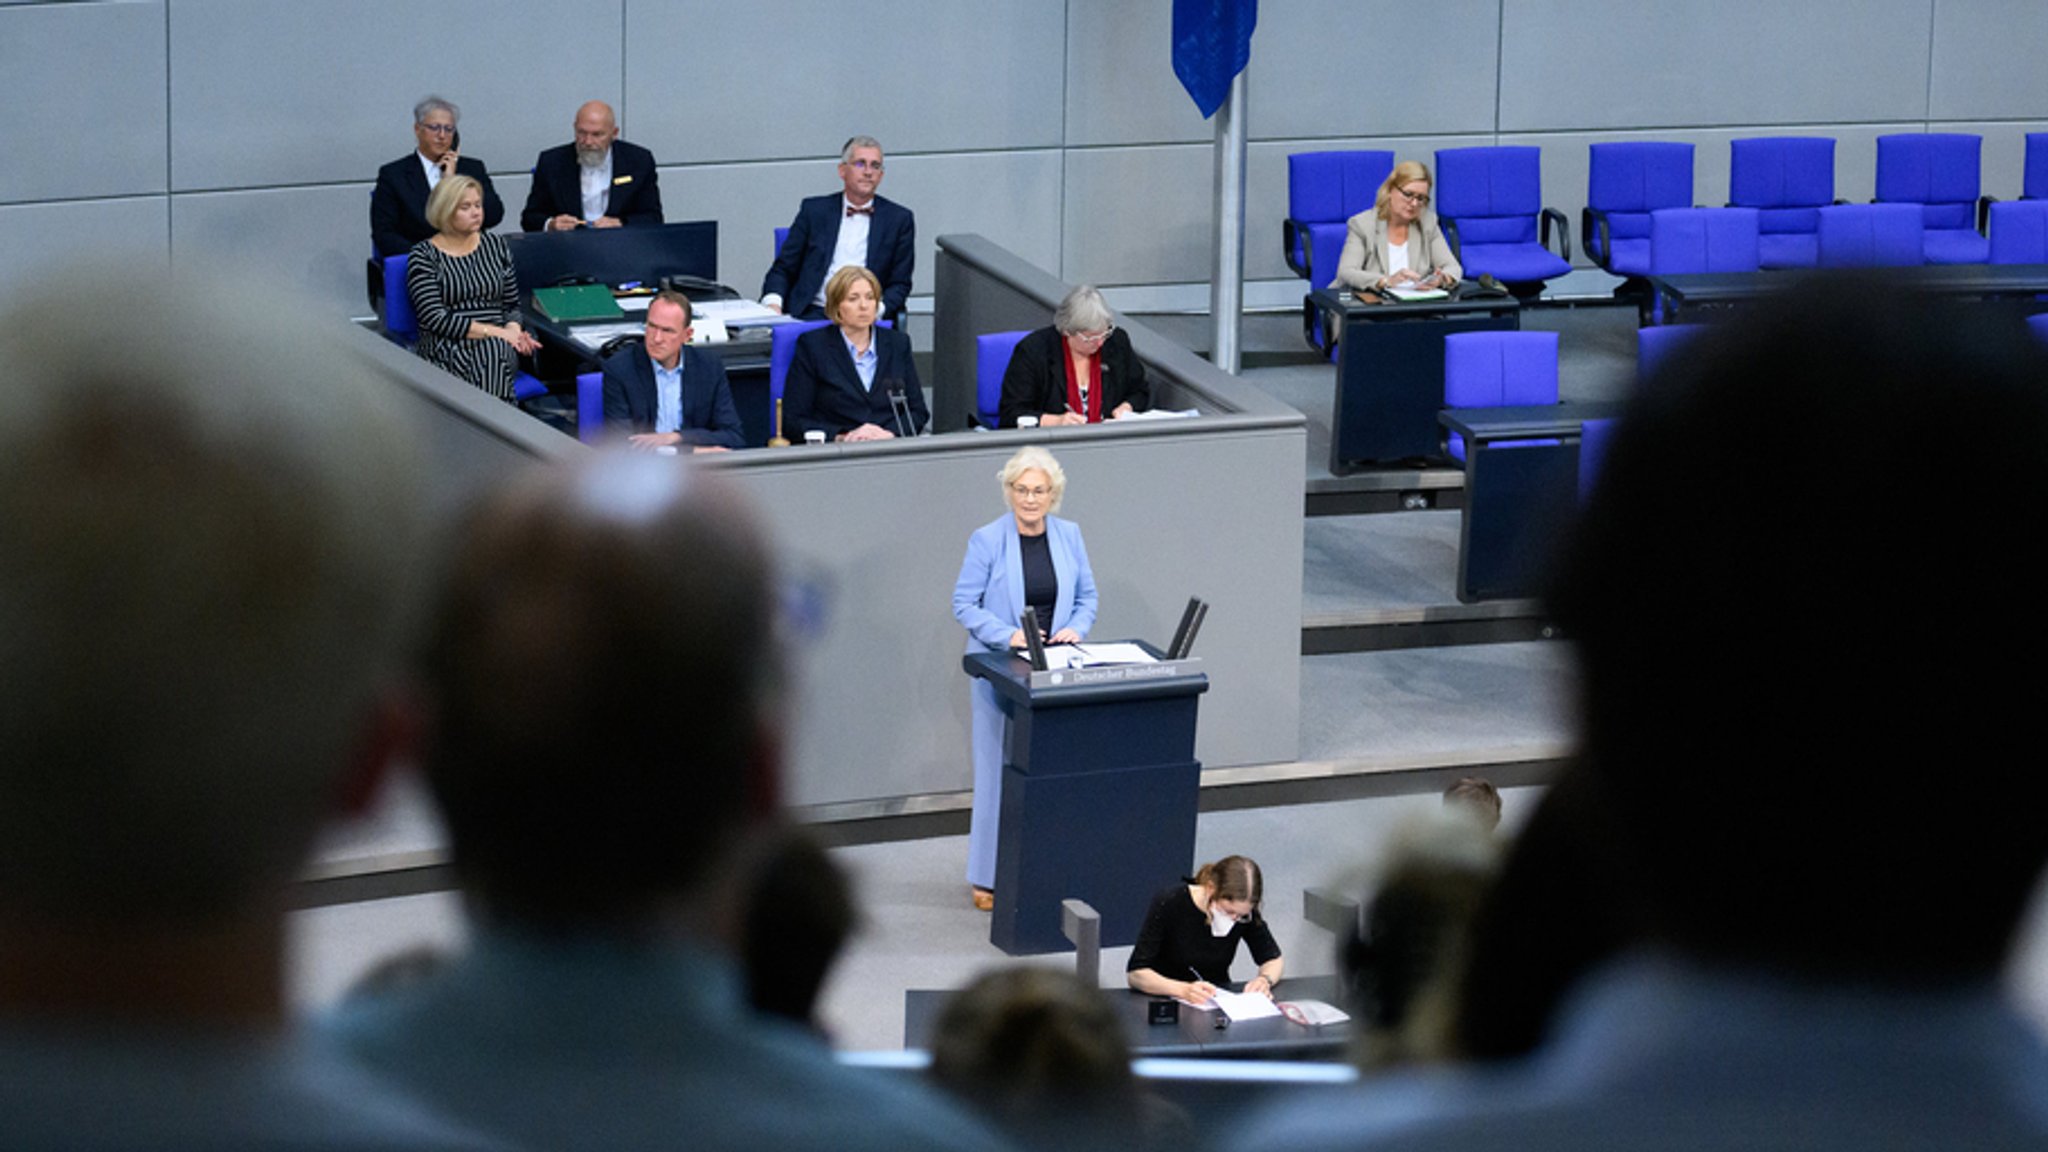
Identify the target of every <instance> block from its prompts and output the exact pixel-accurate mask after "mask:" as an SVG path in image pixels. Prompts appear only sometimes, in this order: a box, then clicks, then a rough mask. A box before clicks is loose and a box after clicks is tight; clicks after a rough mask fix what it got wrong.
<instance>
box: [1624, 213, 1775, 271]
mask: <svg viewBox="0 0 2048 1152" xmlns="http://www.w3.org/2000/svg"><path fill="white" fill-rule="evenodd" d="M1757 219H1758V216H1757V210H1756V209H1754V208H1659V209H1658V210H1657V211H1655V212H1652V213H1650V273H1651V274H1652V275H1657V276H1670V275H1677V274H1680V273H1686V272H1754V271H1756V270H1757V266H1758V265H1757V248H1758V239H1759V236H1758V232H1757Z"/></svg>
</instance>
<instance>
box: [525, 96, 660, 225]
mask: <svg viewBox="0 0 2048 1152" xmlns="http://www.w3.org/2000/svg"><path fill="white" fill-rule="evenodd" d="M658 180H659V177H658V175H657V174H656V173H655V170H654V153H652V152H649V151H648V150H647V149H645V148H642V147H640V146H639V145H638V144H629V143H627V142H626V141H624V140H621V139H619V121H618V117H616V116H614V115H613V114H612V106H611V105H609V104H607V103H605V102H604V101H602V100H592V101H591V102H590V103H588V104H585V105H584V106H583V107H581V108H578V109H577V110H576V142H575V143H574V144H562V145H559V146H557V147H554V148H550V149H548V150H547V151H545V152H542V153H541V154H540V158H539V159H537V160H535V161H534V162H533V191H532V192H530V193H528V194H527V197H526V208H525V210H524V211H522V212H520V213H519V226H520V227H521V228H524V229H525V230H527V231H528V232H559V231H561V230H563V229H567V228H581V227H583V226H584V225H585V224H588V225H589V226H590V227H592V228H618V227H621V226H623V225H627V224H659V223H661V185H660V184H659V183H658Z"/></svg>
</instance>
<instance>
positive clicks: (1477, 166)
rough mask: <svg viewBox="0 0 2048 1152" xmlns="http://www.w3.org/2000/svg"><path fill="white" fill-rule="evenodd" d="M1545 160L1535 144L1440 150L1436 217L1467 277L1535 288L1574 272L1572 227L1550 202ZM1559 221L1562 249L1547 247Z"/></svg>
mask: <svg viewBox="0 0 2048 1152" xmlns="http://www.w3.org/2000/svg"><path fill="white" fill-rule="evenodd" d="M1541 157H1542V153H1541V152H1540V151H1539V150H1538V149H1536V148H1533V147H1489V148H1442V149H1438V150H1437V154H1436V212H1437V219H1438V221H1439V222H1440V223H1441V224H1442V225H1443V230H1444V236H1445V238H1447V239H1448V240H1450V242H1451V249H1452V250H1453V251H1455V252H1456V253H1457V254H1458V262H1459V263H1461V264H1463V265H1464V267H1465V275H1466V277H1467V278H1468V279H1473V278H1477V277H1479V276H1481V275H1485V274H1491V275H1492V276H1493V277H1494V278H1495V279H1497V280H1501V281H1504V282H1506V283H1507V284H1510V285H1513V286H1516V287H1517V288H1518V290H1520V291H1524V292H1528V291H1532V290H1535V289H1540V288H1541V287H1542V284H1543V281H1545V280H1548V279H1550V278H1552V277H1554V276H1562V275H1564V274H1565V273H1566V272H1569V271H1571V266H1572V265H1571V256H1572V239H1571V225H1570V224H1569V223H1568V222H1567V221H1566V220H1565V218H1564V213H1562V212H1559V211H1558V210H1557V209H1555V208H1546V207H1544V206H1543V167H1542V159H1541ZM1539 223H1540V225H1541V226H1540V228H1539ZM1553 223H1555V224H1556V225H1557V234H1558V241H1559V248H1558V250H1557V251H1556V252H1552V251H1551V250H1550V249H1548V248H1547V247H1545V245H1546V244H1548V243H1549V242H1550V226H1551V225H1552V224H1553Z"/></svg>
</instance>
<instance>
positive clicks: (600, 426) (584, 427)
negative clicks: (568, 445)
mask: <svg viewBox="0 0 2048 1152" xmlns="http://www.w3.org/2000/svg"><path fill="white" fill-rule="evenodd" d="M576 438H577V439H578V440H581V441H583V442H584V443H585V444H595V443H597V442H598V441H599V440H601V439H603V438H604V373H602V372H579V373H577V375H576Z"/></svg>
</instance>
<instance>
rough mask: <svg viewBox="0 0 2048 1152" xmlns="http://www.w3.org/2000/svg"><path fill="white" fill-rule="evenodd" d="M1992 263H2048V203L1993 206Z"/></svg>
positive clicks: (2025, 202)
mask: <svg viewBox="0 0 2048 1152" xmlns="http://www.w3.org/2000/svg"><path fill="white" fill-rule="evenodd" d="M1991 262H1992V263H1993V264H2048V200H2010V201H2006V202H2004V203H2000V204H1993V205H1992V206H1991Z"/></svg>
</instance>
